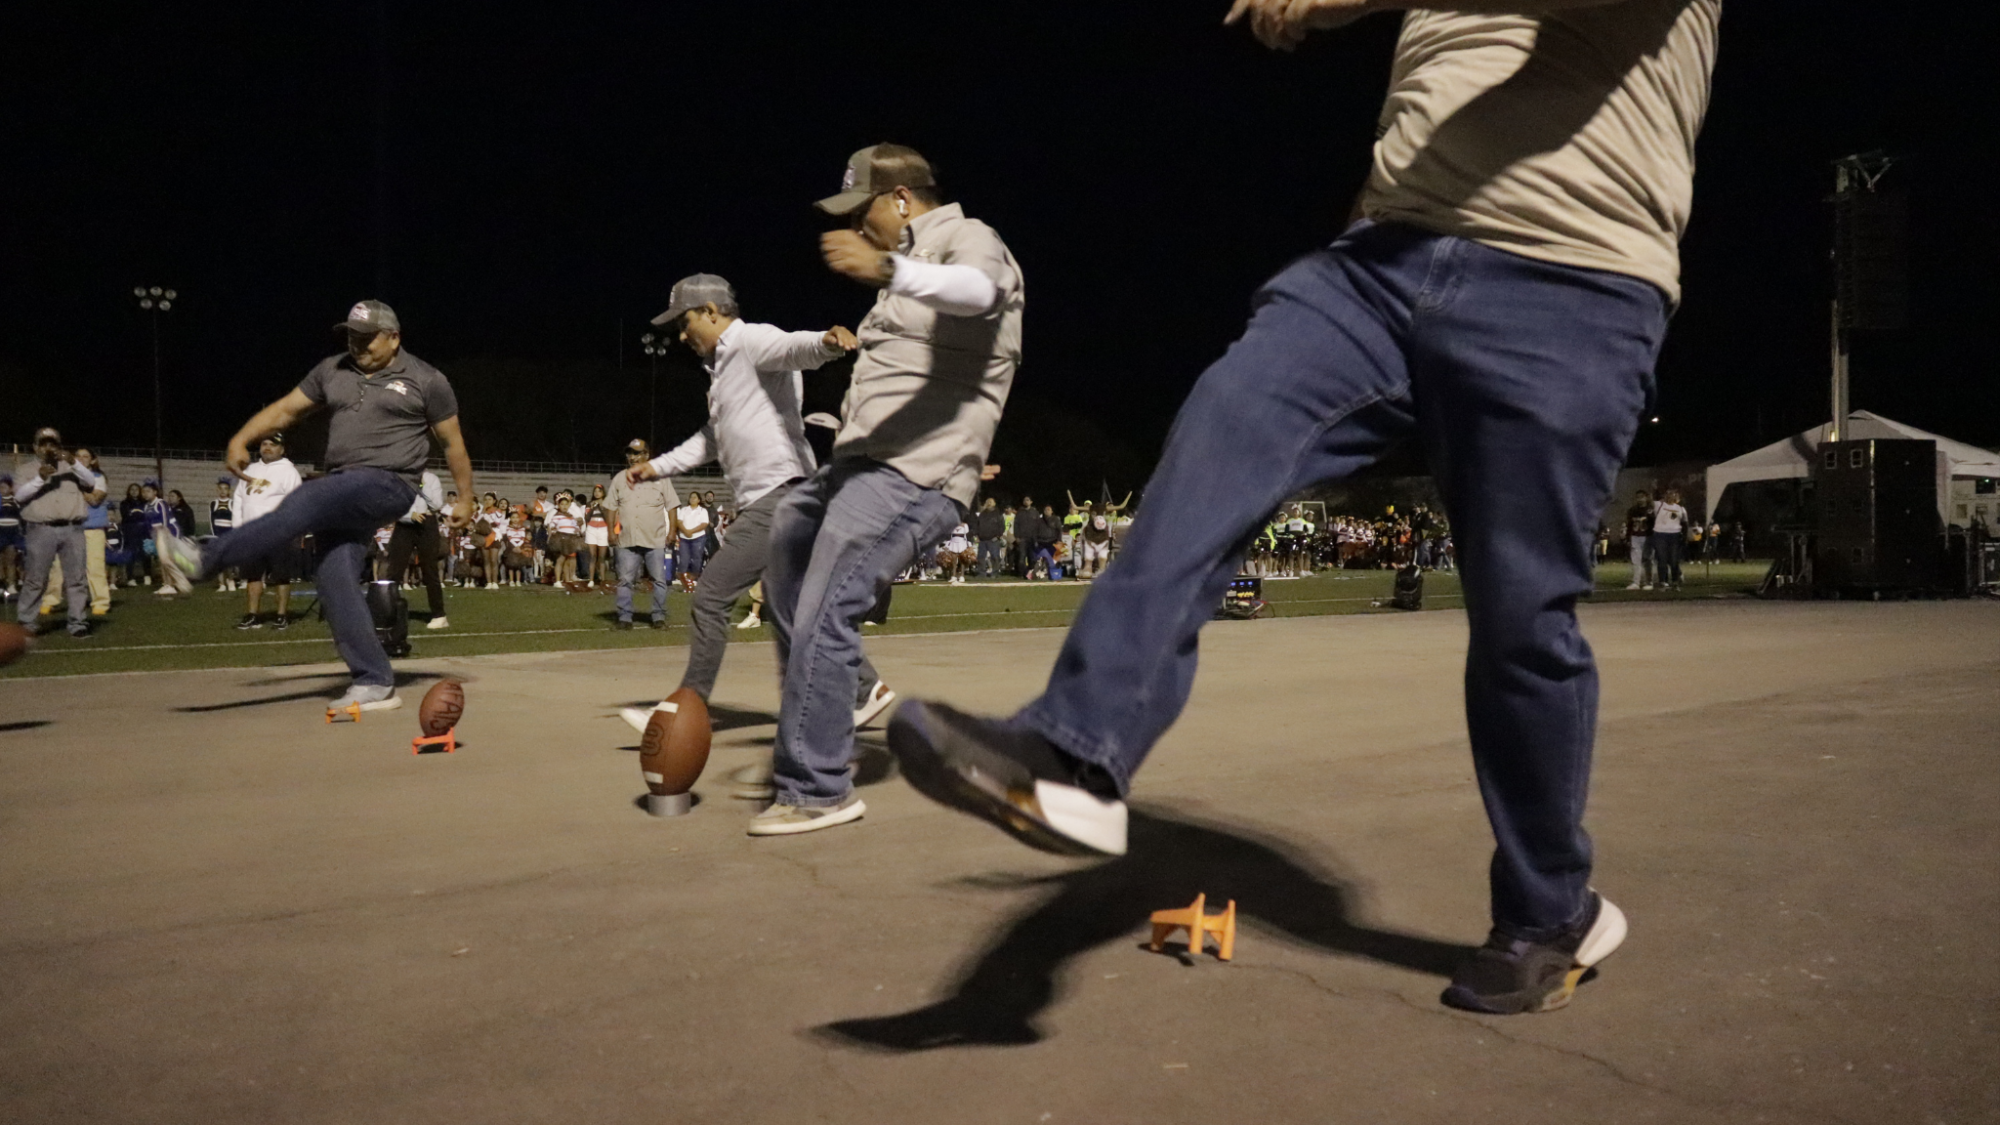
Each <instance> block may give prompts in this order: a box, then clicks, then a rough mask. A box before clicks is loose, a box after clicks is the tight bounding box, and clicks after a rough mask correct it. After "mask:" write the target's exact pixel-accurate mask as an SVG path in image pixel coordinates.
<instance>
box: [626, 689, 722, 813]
mask: <svg viewBox="0 0 2000 1125" xmlns="http://www.w3.org/2000/svg"><path fill="white" fill-rule="evenodd" d="M667 702H668V703H671V704H673V705H674V709H673V710H671V711H669V710H666V709H665V708H662V709H660V710H658V711H655V712H653V717H652V718H651V719H648V720H647V721H646V733H645V735H644V737H642V738H640V740H639V770H640V772H641V773H642V774H643V775H644V776H645V778H646V789H647V790H648V791H649V792H651V793H652V794H653V795H654V796H656V797H668V796H675V795H678V794H681V793H685V792H687V791H688V790H689V789H692V788H694V783H695V780H696V779H697V778H699V777H700V776H701V771H702V768H703V767H704V766H706V765H708V742H709V736H710V733H711V731H710V727H709V721H708V705H707V704H706V703H703V702H702V699H701V693H700V692H697V691H696V690H694V689H693V688H682V689H680V690H679V691H677V692H675V693H673V694H672V695H670V696H668V697H667Z"/></svg>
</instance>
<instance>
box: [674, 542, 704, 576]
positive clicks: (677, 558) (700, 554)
mask: <svg viewBox="0 0 2000 1125" xmlns="http://www.w3.org/2000/svg"><path fill="white" fill-rule="evenodd" d="M707 564H708V540H707V539H676V540H674V567H675V569H677V570H679V571H680V573H682V574H692V575H694V576H695V577H697V578H699V577H701V571H702V568H703V567H704V566H706V565H707Z"/></svg>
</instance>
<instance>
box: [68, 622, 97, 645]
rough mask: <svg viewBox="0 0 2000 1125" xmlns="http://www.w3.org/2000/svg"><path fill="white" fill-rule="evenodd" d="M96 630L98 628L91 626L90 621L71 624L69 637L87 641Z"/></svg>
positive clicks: (74, 639)
mask: <svg viewBox="0 0 2000 1125" xmlns="http://www.w3.org/2000/svg"><path fill="white" fill-rule="evenodd" d="M96 632H97V631H96V630H94V629H92V628H91V627H90V623H89V622H87V621H86V622H84V623H83V624H81V625H71V626H70V627H69V639H70V640H73V641H87V640H89V639H90V638H91V637H93V636H95V635H96Z"/></svg>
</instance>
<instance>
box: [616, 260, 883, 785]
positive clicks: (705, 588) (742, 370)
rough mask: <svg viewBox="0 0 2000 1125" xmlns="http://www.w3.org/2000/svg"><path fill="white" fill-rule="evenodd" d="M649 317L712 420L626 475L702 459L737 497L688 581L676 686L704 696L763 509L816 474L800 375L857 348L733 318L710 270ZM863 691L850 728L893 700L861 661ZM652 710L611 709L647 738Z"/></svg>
mask: <svg viewBox="0 0 2000 1125" xmlns="http://www.w3.org/2000/svg"><path fill="white" fill-rule="evenodd" d="M653 323H654V324H658V325H668V326H670V329H669V330H670V331H673V332H676V333H677V334H678V335H679V337H680V340H681V342H682V343H684V344H686V345H687V346H688V348H689V349H690V350H692V351H693V352H694V353H695V354H696V355H698V356H700V357H701V359H702V363H703V365H704V366H705V367H706V368H707V369H708V424H707V425H704V426H703V427H702V428H701V429H699V430H697V431H695V433H694V436H692V437H690V438H688V439H687V440H686V441H684V442H682V443H680V444H679V445H677V446H675V447H674V448H672V449H670V450H668V451H666V452H665V453H662V454H660V455H659V456H658V457H655V458H653V459H652V460H651V461H648V462H646V463H645V464H643V465H638V466H635V467H633V468H632V469H630V470H628V471H627V473H626V476H627V478H628V479H629V480H631V481H632V482H633V483H635V484H636V483H638V482H640V481H647V480H657V479H659V478H661V477H668V476H673V475H674V474H676V473H685V472H687V471H688V470H690V469H693V468H696V467H698V466H701V465H705V464H707V463H708V462H710V461H719V462H721V464H722V476H723V479H724V480H726V481H728V482H729V488H730V490H731V492H733V493H734V494H735V498H736V521H735V522H734V523H731V524H730V525H729V536H728V538H726V539H725V540H723V543H722V549H721V550H719V551H717V552H716V553H715V557H713V558H711V559H709V560H708V563H707V565H706V566H705V567H704V568H703V570H702V575H701V584H700V585H699V586H696V587H695V592H694V605H693V608H692V609H691V610H690V616H691V617H692V619H693V628H692V633H693V640H692V643H691V645H690V647H689V650H688V662H687V671H685V672H683V673H682V674H681V686H682V687H686V688H693V689H694V690H695V691H697V692H699V693H700V694H701V697H702V699H704V700H706V699H707V698H708V696H709V693H710V692H712V691H714V690H715V677H716V674H717V673H718V672H719V671H721V669H722V654H723V651H724V649H726V648H727V647H728V644H729V610H730V607H732V606H734V605H735V604H736V599H738V598H740V597H742V596H743V595H744V594H745V593H747V592H748V591H749V590H750V588H751V587H752V586H754V585H756V584H757V582H758V580H760V579H761V578H763V576H764V564H765V561H766V560H767V559H768V558H769V557H770V550H771V514H772V513H773V512H775V511H777V509H778V505H779V504H781V503H783V502H784V499H785V497H786V496H787V495H789V494H790V493H791V491H792V488H793V486H795V485H797V484H798V483H799V482H800V481H802V480H804V479H805V478H806V477H808V476H810V475H812V472H813V468H814V462H813V452H812V446H810V445H808V444H807V443H806V437H805V423H804V422H803V421H802V420H801V419H800V415H799V404H800V402H801V400H802V397H803V391H804V377H803V376H802V375H801V374H800V372H801V371H802V370H812V369H814V368H817V367H819V366H820V365H821V364H823V363H826V362H828V361H829V360H834V359H838V358H840V357H841V356H843V355H846V354H847V353H848V352H850V351H853V350H854V348H855V347H856V346H857V343H856V341H855V338H854V334H853V333H852V332H849V331H848V330H847V329H845V328H841V327H839V326H835V327H833V328H829V329H827V330H826V331H825V332H786V331H784V330H782V329H779V328H776V327H773V326H772V325H769V324H754V323H751V322H749V321H746V320H743V319H741V316H740V314H739V311H738V308H737V303H736V291H735V290H734V289H732V288H731V287H730V284H729V283H728V282H727V281H724V280H723V279H722V278H720V277H717V276H715V275H714V274H711V273H698V274H695V275H693V276H692V277H685V278H682V279H681V280H680V281H678V282H676V283H675V284H674V288H673V292H672V293H671V294H669V296H668V298H667V311H665V312H663V313H661V314H660V315H659V316H656V317H654V318H653ZM860 671H861V675H860V694H859V696H858V697H857V698H856V700H855V703H854V725H855V726H857V727H859V726H863V725H865V724H867V723H869V722H871V721H873V720H874V719H875V718H876V717H878V716H879V715H881V713H882V712H883V710H884V709H885V708H887V707H888V706H889V704H890V703H891V702H893V701H894V700H895V698H896V693H895V692H893V691H890V690H889V685H887V684H885V683H883V682H882V677H881V676H880V675H878V674H877V673H876V671H875V668H874V666H873V665H871V664H869V663H868V658H867V656H866V655H863V656H862V657H861V669H860ZM663 706H664V704H659V705H656V706H655V707H653V708H645V707H627V708H624V709H623V710H622V711H620V712H619V714H620V715H622V716H623V717H624V719H625V721H626V722H627V723H629V724H631V726H632V729H634V730H636V731H638V732H639V733H641V734H644V733H645V731H646V724H647V723H648V722H649V721H650V720H651V719H652V717H653V716H652V712H653V711H654V710H658V709H659V708H660V707H663ZM730 778H731V783H732V784H731V792H732V793H734V794H735V795H736V796H738V797H743V798H746V799H753V800H756V799H766V798H769V797H770V795H771V771H770V768H769V767H768V766H750V767H746V768H745V769H742V770H738V771H736V772H735V773H733V774H731V775H730Z"/></svg>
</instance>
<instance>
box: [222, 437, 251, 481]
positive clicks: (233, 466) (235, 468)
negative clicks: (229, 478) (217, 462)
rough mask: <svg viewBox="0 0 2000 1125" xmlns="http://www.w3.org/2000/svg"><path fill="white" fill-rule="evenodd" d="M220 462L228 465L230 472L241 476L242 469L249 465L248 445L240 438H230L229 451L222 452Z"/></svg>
mask: <svg viewBox="0 0 2000 1125" xmlns="http://www.w3.org/2000/svg"><path fill="white" fill-rule="evenodd" d="M222 462H223V464H225V465H228V466H229V471H230V472H232V473H234V474H236V475H237V476H239V477H241V476H243V470H245V469H247V468H249V467H250V447H249V446H247V445H245V444H243V442H242V440H241V439H238V438H230V439H229V452H227V453H225V454H223V456H222Z"/></svg>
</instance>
